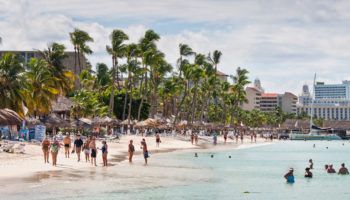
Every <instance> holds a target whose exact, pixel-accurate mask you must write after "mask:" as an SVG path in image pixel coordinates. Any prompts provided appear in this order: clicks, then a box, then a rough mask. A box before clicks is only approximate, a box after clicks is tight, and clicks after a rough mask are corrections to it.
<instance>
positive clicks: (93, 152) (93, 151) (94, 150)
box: [89, 137, 97, 166]
mask: <svg viewBox="0 0 350 200" xmlns="http://www.w3.org/2000/svg"><path fill="white" fill-rule="evenodd" d="M89 147H90V150H91V164H92V165H94V164H95V166H97V165H96V154H97V148H96V139H95V137H93V138H92V141H91V142H90V144H89Z"/></svg>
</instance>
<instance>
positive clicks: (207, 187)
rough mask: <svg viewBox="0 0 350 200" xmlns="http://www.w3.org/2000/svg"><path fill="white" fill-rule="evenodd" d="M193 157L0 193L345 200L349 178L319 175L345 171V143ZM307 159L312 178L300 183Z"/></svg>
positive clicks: (349, 155) (349, 156) (349, 150)
mask: <svg viewBox="0 0 350 200" xmlns="http://www.w3.org/2000/svg"><path fill="white" fill-rule="evenodd" d="M343 143H344V145H343ZM313 144H316V148H313ZM326 147H328V149H327V148H326ZM211 154H213V155H214V158H210V155H211ZM198 155H199V157H198V158H194V157H193V154H171V156H169V155H165V154H161V155H158V156H157V160H161V162H158V163H153V165H155V166H153V167H151V165H152V160H151V161H150V167H149V169H148V170H149V171H147V170H146V171H143V172H140V173H136V171H139V170H141V169H142V168H141V166H139V167H140V168H139V169H136V168H135V173H133V172H132V174H127V175H126V174H125V173H128V172H119V173H118V171H114V169H117V168H118V167H117V166H114V167H110V168H108V169H107V170H105V169H104V170H100V169H98V170H96V171H95V172H93V173H92V174H91V172H84V173H88V176H86V174H85V175H84V174H81V176H79V173H82V172H76V173H72V174H74V175H75V176H78V177H74V178H69V179H68V180H69V182H65V181H67V178H65V177H67V174H65V175H62V174H61V175H60V176H56V177H55V176H52V177H51V178H50V179H48V180H41V181H39V183H37V186H35V187H28V186H24V187H23V185H22V187H21V190H20V191H17V192H16V193H12V192H4V191H1V190H0V191H1V193H2V194H3V197H6V199H20V198H23V197H26V199H181V200H183V199H247V200H255V199H276V200H277V199H300V200H303V199H308V200H310V199H318V200H323V199H325V200H326V199H327V200H329V199H333V200H336V199H350V188H349V186H350V176H341V175H337V174H327V173H326V172H325V170H324V165H325V164H333V165H334V166H335V169H336V170H337V169H338V168H339V167H340V164H341V163H342V162H344V163H346V164H347V165H349V166H350V143H349V142H348V141H329V142H327V141H323V142H316V141H307V142H304V141H293V142H292V141H287V142H281V143H277V144H272V145H265V146H259V147H253V148H247V149H236V150H230V151H221V152H213V153H211V152H206V153H199V154H198ZM228 156H232V158H231V159H229V158H228ZM151 158H152V157H151ZM310 158H312V159H313V161H314V169H313V170H312V172H313V175H314V178H312V179H305V178H304V177H303V176H304V169H305V167H307V166H308V160H309V159H310ZM290 167H293V168H294V175H295V181H296V182H295V183H294V184H287V183H285V180H284V178H283V175H284V174H285V173H286V172H287V171H288V169H289V168H290ZM164 169H166V170H164ZM72 174H71V175H72ZM77 174H78V175H77ZM101 174H105V176H101ZM55 178H56V179H57V180H58V181H57V180H55ZM57 182H58V183H57ZM28 185H33V184H32V183H28ZM135 185H137V187H131V186H135ZM154 185H156V187H154ZM122 186H125V187H122ZM26 187H27V188H26ZM130 187H131V188H130ZM245 191H248V192H249V193H244V192H245ZM0 197H1V194H0ZM1 199H2V198H1Z"/></svg>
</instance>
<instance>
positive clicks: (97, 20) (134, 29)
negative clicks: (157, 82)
mask: <svg viewBox="0 0 350 200" xmlns="http://www.w3.org/2000/svg"><path fill="white" fill-rule="evenodd" d="M0 5H1V6H0V37H2V38H3V41H2V42H3V44H2V45H1V46H0V49H13V50H21V49H27V50H31V49H42V48H45V47H46V46H47V43H49V42H52V41H57V42H60V43H63V44H65V45H66V47H67V48H68V50H72V46H71V44H70V41H69V35H68V33H69V32H71V31H72V30H73V29H74V28H75V27H76V28H80V29H83V30H85V31H87V32H89V34H90V35H91V36H92V37H93V38H94V40H95V42H94V43H91V44H90V46H91V47H92V50H93V51H94V54H93V55H90V56H88V58H89V60H90V61H91V62H92V63H93V64H95V63H97V62H105V63H107V64H108V65H110V63H111V58H110V56H109V55H108V54H106V52H105V47H106V45H107V44H109V42H110V41H109V38H108V36H109V34H110V33H111V31H112V30H113V28H120V27H122V29H123V30H124V31H125V32H126V33H127V34H128V35H129V37H130V41H129V42H137V41H138V40H139V38H140V37H141V36H142V35H143V34H144V32H145V31H146V30H147V29H148V28H153V26H152V25H155V24H162V23H163V24H165V25H164V26H166V27H167V28H168V27H171V26H172V24H167V23H173V24H174V27H172V28H173V29H171V30H167V31H165V32H166V33H164V34H161V40H160V41H159V43H158V46H159V48H160V50H162V51H164V52H165V53H166V58H167V60H168V61H169V62H170V63H173V64H174V63H175V62H176V59H177V58H178V45H179V43H186V44H189V45H190V46H191V47H192V48H193V49H194V50H195V51H197V52H199V53H203V54H208V52H212V51H214V50H216V49H218V50H220V51H222V52H223V56H222V60H221V64H220V65H219V69H220V70H221V71H223V72H225V73H229V74H233V73H234V72H235V70H236V67H237V66H241V67H245V68H247V69H248V70H249V71H250V78H251V80H252V81H253V80H254V78H255V77H259V78H260V79H261V81H262V84H263V87H265V89H266V90H267V91H269V92H284V91H291V92H294V93H296V94H297V93H299V92H300V90H301V85H302V84H304V83H305V82H308V83H310V82H311V81H312V78H313V74H314V73H315V72H317V73H318V75H319V77H320V78H319V80H323V81H326V82H332V83H335V82H340V81H341V80H342V79H346V78H349V77H350V75H349V73H348V65H349V64H348V63H349V61H350V59H349V56H350V45H348V44H349V43H350V35H349V31H350V28H348V27H349V19H350V14H349V13H348V10H349V8H350V2H348V1H336V2H333V1H327V0H320V1H317V2H315V1H311V0H306V1H289V0H285V1H277V0H276V1H258V0H255V1H245V0H244V1H243V0H241V1H225V0H219V1H209V0H204V1H203V0H201V1H199V0H186V1H181V0H177V1H171V0H163V1H157V2H155V1H151V0H144V1H136V0H119V1H112V0H100V1H95V0H91V1H90V0H75V1H71V0H61V1H54V0H51V1H46V0H34V1H28V0H11V1H10V0H0ZM169 19H171V20H170V21H168V20H169ZM128 22H130V24H128ZM126 24H127V25H126ZM178 24H183V25H184V26H183V27H184V28H183V29H178V28H177V27H176V25H178ZM192 24H196V26H197V28H196V29H193V28H192V27H191V25H192ZM198 24H199V25H198ZM159 29H161V27H160V28H159Z"/></svg>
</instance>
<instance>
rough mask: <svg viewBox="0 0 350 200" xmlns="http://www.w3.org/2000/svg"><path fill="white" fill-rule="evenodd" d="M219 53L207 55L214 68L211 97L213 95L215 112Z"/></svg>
mask: <svg viewBox="0 0 350 200" xmlns="http://www.w3.org/2000/svg"><path fill="white" fill-rule="evenodd" d="M221 55H222V53H221V51H218V50H215V51H214V53H213V55H212V56H211V55H210V53H209V56H208V59H209V60H210V61H211V63H212V64H213V65H214V67H215V78H214V88H215V89H214V92H213V95H214V100H215V110H216V109H217V105H218V101H217V96H218V95H217V93H216V80H217V79H216V76H217V73H218V64H219V62H220V58H221Z"/></svg>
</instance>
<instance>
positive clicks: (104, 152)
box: [101, 141, 108, 167]
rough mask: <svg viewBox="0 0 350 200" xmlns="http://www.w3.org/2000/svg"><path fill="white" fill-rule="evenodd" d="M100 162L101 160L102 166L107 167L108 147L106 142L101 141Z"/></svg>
mask: <svg viewBox="0 0 350 200" xmlns="http://www.w3.org/2000/svg"><path fill="white" fill-rule="evenodd" d="M101 150H102V160H103V166H104V167H107V154H108V145H107V142H106V141H102V148H101Z"/></svg>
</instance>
